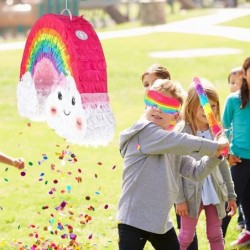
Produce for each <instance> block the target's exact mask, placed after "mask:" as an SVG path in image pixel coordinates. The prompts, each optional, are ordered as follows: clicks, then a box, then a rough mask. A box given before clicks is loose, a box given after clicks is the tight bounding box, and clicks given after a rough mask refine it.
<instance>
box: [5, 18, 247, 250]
mask: <svg viewBox="0 0 250 250" xmlns="http://www.w3.org/2000/svg"><path fill="white" fill-rule="evenodd" d="M246 18H247V17H246ZM248 18H249V17H248ZM245 20H246V19H245ZM236 22H238V21H237V20H236ZM243 23H245V22H244V21H243ZM248 24H249V22H248ZM230 25H231V22H230ZM232 25H233V23H232ZM248 27H250V24H249V26H248ZM102 45H103V49H104V53H105V56H106V61H107V67H108V86H109V97H110V101H111V105H112V108H113V112H114V115H115V118H116V132H115V135H114V139H113V141H112V142H111V143H110V144H109V145H108V146H107V147H98V148H88V147H80V146H77V145H69V144H68V143H67V142H65V141H64V140H63V138H61V137H58V136H57V135H56V134H55V133H54V132H53V131H52V130H51V129H49V128H48V126H47V124H44V123H35V122H30V121H29V120H28V119H25V118H23V117H20V116H19V114H18V111H17V108H16V86H17V83H18V79H19V67H20V62H21V58H22V51H21V50H16V51H0V58H1V60H0V69H1V81H0V87H1V91H0V117H1V122H0V131H1V132H0V149H1V150H2V151H4V152H5V153H7V154H10V155H12V156H16V157H19V156H21V157H24V158H25V160H26V175H25V176H21V175H20V172H19V171H18V170H16V169H14V168H12V167H8V166H6V165H3V164H0V176H1V178H0V192H1V199H0V232H1V233H0V249H3V250H6V249H17V247H18V246H23V247H25V246H27V247H28V248H27V249H30V247H31V246H32V244H41V243H44V242H45V241H46V240H50V241H51V242H54V243H55V244H62V245H67V244H69V242H70V239H69V238H67V237H69V234H70V228H71V227H72V228H73V233H74V234H76V235H77V242H79V243H80V244H81V246H82V247H83V248H82V249H84V250H85V249H91V250H95V249H98V250H99V249H112V250H115V249H117V241H118V238H117V230H116V226H117V221H116V219H115V216H116V211H117V203H118V199H119V196H120V192H121V178H122V177H121V174H122V167H123V162H122V158H121V157H120V154H119V150H118V147H117V146H118V137H119V133H120V131H121V130H123V129H125V128H126V127H128V126H130V125H132V123H133V122H134V121H135V120H137V119H138V118H139V117H140V115H141V114H142V112H143V109H144V104H143V98H142V96H143V89H142V86H141V83H140V75H141V74H142V72H143V71H144V70H145V69H146V68H147V67H148V66H149V65H151V64H152V63H155V62H158V63H161V64H163V65H165V66H166V67H168V69H169V70H170V72H171V75H172V78H173V79H175V80H178V81H179V82H180V83H181V84H182V85H183V86H184V87H185V88H187V87H188V85H189V84H190V83H191V81H192V79H193V77H194V76H200V77H204V78H207V79H208V80H210V81H211V82H212V83H214V85H215V86H216V87H217V89H218V91H219V93H220V98H221V109H223V105H224V101H225V98H226V96H227V95H228V94H229V89H228V86H227V75H228V72H229V71H230V69H231V68H233V67H236V66H238V65H241V64H242V62H243V60H244V59H245V57H247V56H249V44H248V43H247V42H240V41H235V40H231V39H225V38H218V37H212V36H199V35H188V34H176V33H155V34H150V35H144V36H140V37H129V38H117V39H112V40H103V41H102ZM223 47H226V48H237V49H241V51H242V53H241V54H236V55H220V56H209V57H196V58H186V59H183V58H182V59H178V58H162V59H159V60H155V59H153V58H150V57H149V53H150V52H155V51H167V50H184V49H192V48H223ZM27 105H29V104H28V103H27ZM30 125H31V126H30ZM63 150H66V151H67V152H68V154H67V155H66V157H65V158H64V160H60V159H59V156H60V155H61V153H62V151H63ZM71 153H74V154H75V155H76V158H77V160H78V161H77V162H76V163H72V162H71V161H70V160H71V157H70V154H71ZM45 156H46V157H47V159H45V158H44V157H45ZM39 161H40V164H39V163H38V162H39ZM63 201H66V202H67V205H66V206H65V209H64V210H63V211H60V210H57V209H55V208H56V207H58V206H60V205H61V203H62V202H63ZM171 217H172V219H173V220H175V214H174V211H172V212H171ZM236 219H237V217H236V216H235V217H234V218H233V220H232V222H231V224H230V226H229V229H228V234H227V238H226V245H227V249H230V248H229V243H230V242H231V241H233V240H235V239H236V237H237V235H238V232H237V231H236V230H235V228H236ZM174 224H175V222H174ZM60 225H62V226H63V228H62V226H60ZM175 225H176V224H175ZM197 234H198V238H199V245H200V249H201V250H206V249H208V243H207V239H206V236H205V219H204V215H202V219H200V221H199V224H198V229H197ZM63 235H67V237H66V236H65V237H66V238H64V239H63V237H62V236H63ZM14 246H15V247H14ZM146 249H147V250H149V249H152V248H151V247H150V245H147V247H146Z"/></svg>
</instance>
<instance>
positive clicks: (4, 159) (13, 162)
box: [0, 152, 24, 169]
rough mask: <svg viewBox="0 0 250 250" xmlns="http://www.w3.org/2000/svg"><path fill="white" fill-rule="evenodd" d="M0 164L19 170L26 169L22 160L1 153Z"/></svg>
mask: <svg viewBox="0 0 250 250" xmlns="http://www.w3.org/2000/svg"><path fill="white" fill-rule="evenodd" d="M0 162H1V163H4V164H7V165H10V166H13V167H15V168H18V169H23V168H24V160H23V159H22V158H13V157H10V156H8V155H6V154H4V153H2V152H0Z"/></svg>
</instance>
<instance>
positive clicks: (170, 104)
mask: <svg viewBox="0 0 250 250" xmlns="http://www.w3.org/2000/svg"><path fill="white" fill-rule="evenodd" d="M144 102H145V104H146V105H147V106H149V107H157V108H159V109H160V110H161V111H162V112H163V113H167V114H176V113H178V112H179V111H180V109H181V103H180V102H179V101H178V100H177V99H175V98H172V97H169V96H165V95H163V94H161V93H159V92H157V91H154V90H150V91H148V93H147V94H146V95H145V97H144Z"/></svg>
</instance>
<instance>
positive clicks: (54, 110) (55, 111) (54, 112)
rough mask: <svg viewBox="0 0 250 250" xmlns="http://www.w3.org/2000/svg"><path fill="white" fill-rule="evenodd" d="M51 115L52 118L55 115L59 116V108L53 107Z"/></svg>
mask: <svg viewBox="0 0 250 250" xmlns="http://www.w3.org/2000/svg"><path fill="white" fill-rule="evenodd" d="M50 114H51V115H52V116H55V115H56V114H57V108H56V107H55V106H52V107H51V108H50Z"/></svg>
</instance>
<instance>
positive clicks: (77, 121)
mask: <svg viewBox="0 0 250 250" xmlns="http://www.w3.org/2000/svg"><path fill="white" fill-rule="evenodd" d="M76 128H77V129H79V130H82V128H83V122H82V119H81V118H76Z"/></svg>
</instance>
